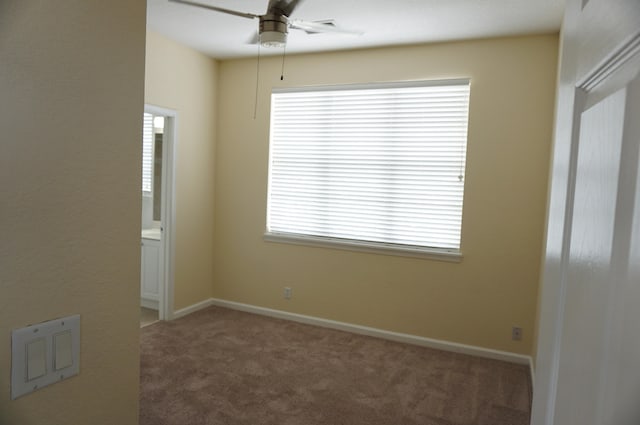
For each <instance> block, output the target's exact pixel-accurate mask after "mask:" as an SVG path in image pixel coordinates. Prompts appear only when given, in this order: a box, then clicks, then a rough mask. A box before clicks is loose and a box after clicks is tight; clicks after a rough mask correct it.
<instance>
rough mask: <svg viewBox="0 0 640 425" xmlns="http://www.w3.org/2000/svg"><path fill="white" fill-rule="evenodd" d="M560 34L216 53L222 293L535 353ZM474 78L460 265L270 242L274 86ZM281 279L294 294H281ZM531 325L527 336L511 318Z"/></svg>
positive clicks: (217, 284) (217, 291)
mask: <svg viewBox="0 0 640 425" xmlns="http://www.w3.org/2000/svg"><path fill="white" fill-rule="evenodd" d="M557 45H558V38H557V36H556V35H548V36H535V37H522V38H505V39H493V40H479V41H469V42H457V43H448V44H433V45H423V46H410V47H402V48H385V49H374V50H365V51H354V52H339V53H328V54H315V55H301V56H291V57H289V58H287V62H286V75H285V80H284V81H283V82H281V81H280V80H279V76H280V66H281V58H279V57H270V58H266V59H264V61H263V62H262V63H261V68H260V69H261V75H260V90H259V93H258V114H257V118H256V119H255V120H254V119H253V107H254V90H255V72H256V62H255V59H251V60H230V61H224V62H221V65H220V74H219V97H218V107H219V114H218V122H219V128H218V140H217V143H218V144H217V154H216V155H217V161H216V167H215V169H216V208H215V231H216V237H215V256H214V260H215V261H214V264H215V269H214V270H215V272H214V276H215V280H214V292H213V295H214V297H218V298H223V299H227V300H232V301H238V302H243V303H248V304H254V305H258V306H264V307H269V308H275V309H280V310H286V311H291V312H295V313H301V314H307V315H312V316H318V317H323V318H328V319H333V320H338V321H345V322H350V323H355V324H360V325H366V326H372V327H376V328H381V329H386V330H391V331H397V332H404V333H409V334H415V335H420V336H425V337H430V338H437V339H443V340H447V341H454V342H459V343H465V344H472V345H476V346H481V347H488V348H493V349H499V350H506V351H511V352H515V353H522V354H531V348H532V336H533V329H534V319H535V310H536V300H537V290H538V277H539V270H540V254H541V242H542V234H543V220H544V211H545V200H546V187H547V171H548V162H549V148H550V140H551V124H552V116H553V99H554V89H555V75H556V58H557ZM458 77H470V78H471V105H470V123H469V146H468V160H467V163H468V165H467V172H466V194H465V205H464V213H463V232H462V251H463V254H464V260H463V262H462V263H460V264H452V263H446V262H439V261H432V260H424V259H415V258H404V257H394V256H384V255H374V254H366V253H357V252H348V251H340V250H333V249H325V248H317V247H304V246H296V245H286V244H279V243H267V242H264V241H263V240H262V235H263V232H264V229H265V210H266V189H267V172H268V164H267V160H268V141H269V95H270V91H271V88H272V87H281V86H304V85H322V84H344V83H359V82H371V81H401V80H412V79H438V78H458ZM284 286H291V287H292V288H293V298H292V299H291V300H290V301H285V300H284V299H283V297H282V291H283V287H284ZM516 324H517V325H519V326H522V328H523V329H524V338H523V341H522V342H513V341H511V327H512V326H513V325H516Z"/></svg>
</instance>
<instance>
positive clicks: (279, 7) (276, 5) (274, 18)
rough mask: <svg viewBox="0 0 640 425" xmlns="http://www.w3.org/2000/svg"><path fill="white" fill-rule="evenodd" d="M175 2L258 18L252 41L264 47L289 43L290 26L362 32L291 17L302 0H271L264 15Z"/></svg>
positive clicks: (184, 0)
mask: <svg viewBox="0 0 640 425" xmlns="http://www.w3.org/2000/svg"><path fill="white" fill-rule="evenodd" d="M169 1H172V2H174V3H182V4H186V5H189V6H196V7H201V8H204V9H209V10H213V11H215V12H221V13H226V14H229V15H234V16H239V17H241V18H248V19H258V20H259V26H258V34H257V37H255V38H254V39H253V40H252V43H258V42H259V43H260V44H261V45H262V46H263V47H284V46H285V45H286V44H287V34H288V32H289V28H292V29H297V30H303V31H305V32H306V33H307V34H317V33H326V32H333V33H343V34H361V33H360V32H358V31H350V30H346V29H343V28H340V27H338V26H336V25H335V23H334V22H333V21H321V22H313V21H304V20H302V19H290V16H291V14H292V13H293V11H294V10H295V9H296V7H298V5H299V4H300V2H301V1H302V0H269V5H268V6H267V12H266V13H265V14H264V15H255V14H253V13H244V12H238V11H236V10H231V9H225V8H222V7H218V6H211V5H208V4H203V3H197V2H194V1H190V0H169Z"/></svg>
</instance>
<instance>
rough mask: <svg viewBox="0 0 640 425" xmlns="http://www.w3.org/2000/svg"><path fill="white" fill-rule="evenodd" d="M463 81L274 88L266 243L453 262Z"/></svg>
mask: <svg viewBox="0 0 640 425" xmlns="http://www.w3.org/2000/svg"><path fill="white" fill-rule="evenodd" d="M468 110H469V81H468V80H453V81H451V80H448V81H436V82H433V81H431V82H411V83H397V84H368V85H356V86H354V85H351V86H338V87H329V88H326V87H325V88H311V89H309V88H303V89H282V90H280V89H276V90H274V92H273V93H272V96H271V137H270V155H269V156H270V158H269V161H270V164H269V193H268V206H267V233H266V235H265V237H266V239H267V240H278V241H289V242H296V243H321V244H327V243H328V244H336V245H338V246H340V245H346V246H347V247H356V248H363V249H384V250H392V251H395V250H400V251H404V252H409V253H416V254H422V253H425V254H435V255H438V254H442V255H444V256H447V255H452V256H456V255H457V256H459V252H460V233H461V226H462V205H463V195H464V170H465V157H466V144H467V122H468Z"/></svg>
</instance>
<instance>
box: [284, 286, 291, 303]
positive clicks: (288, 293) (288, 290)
mask: <svg viewBox="0 0 640 425" xmlns="http://www.w3.org/2000/svg"><path fill="white" fill-rule="evenodd" d="M284 299H285V300H290V299H291V288H290V287H288V286H286V287H285V288H284Z"/></svg>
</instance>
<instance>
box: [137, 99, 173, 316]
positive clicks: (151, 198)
mask: <svg viewBox="0 0 640 425" xmlns="http://www.w3.org/2000/svg"><path fill="white" fill-rule="evenodd" d="M143 117H144V121H143V122H144V125H143V137H142V217H141V228H142V233H141V243H140V246H141V270H140V326H146V325H148V324H151V323H153V322H155V321H157V320H169V319H171V318H172V316H173V258H174V256H173V252H174V251H173V240H174V237H173V227H174V226H173V220H174V219H173V217H174V212H175V207H174V203H173V200H174V188H175V185H174V178H173V175H174V161H173V159H174V149H175V142H176V131H175V129H176V121H177V115H176V113H175V111H172V110H168V109H165V108H159V107H156V106H151V105H145V110H144V115H143Z"/></svg>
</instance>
